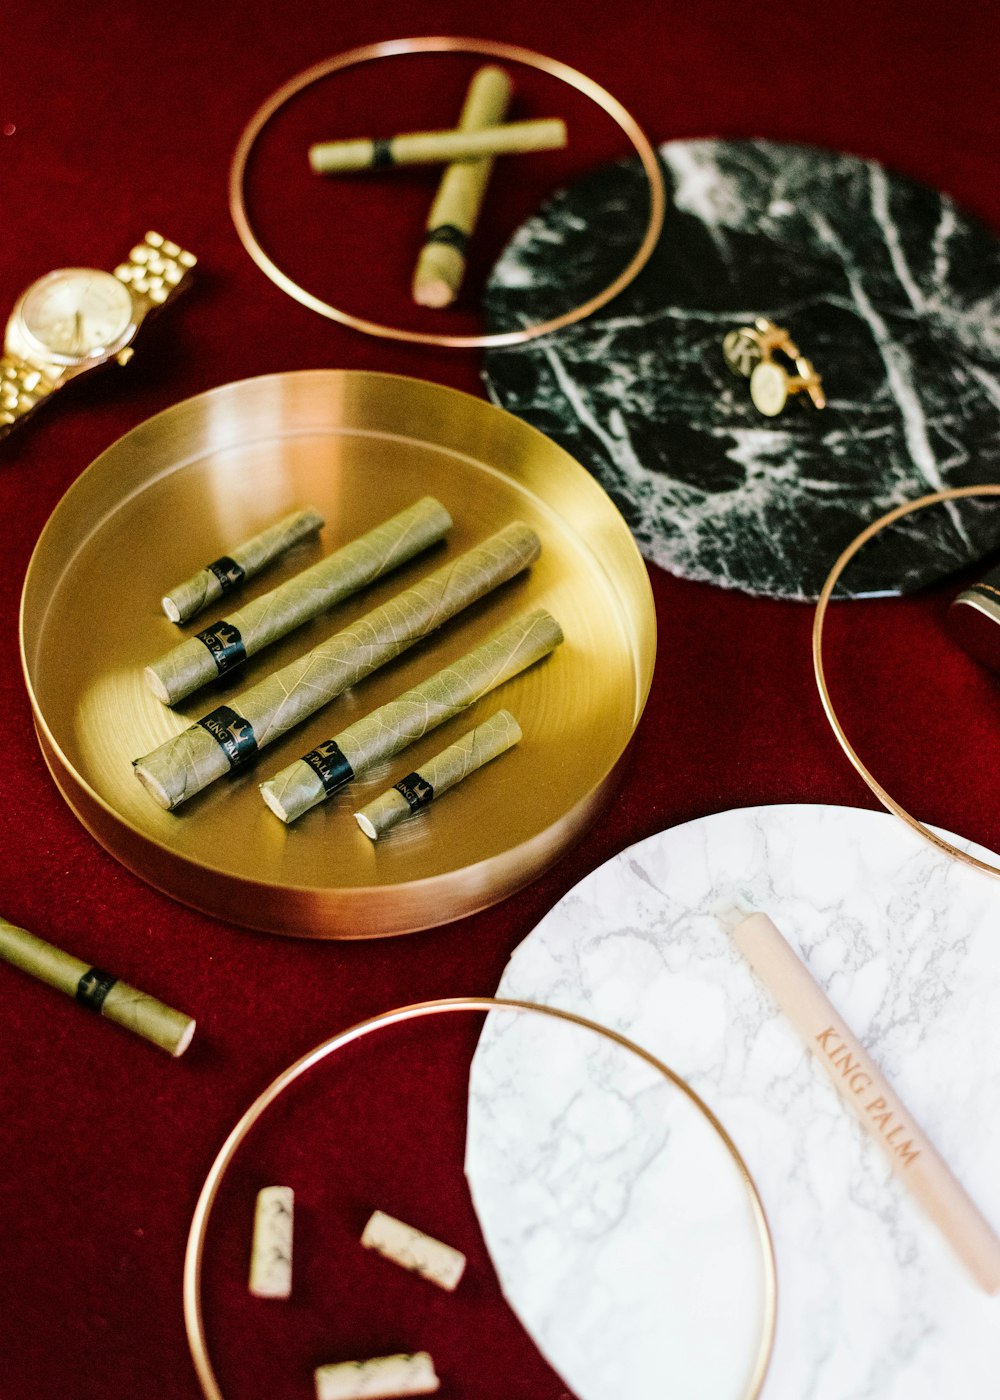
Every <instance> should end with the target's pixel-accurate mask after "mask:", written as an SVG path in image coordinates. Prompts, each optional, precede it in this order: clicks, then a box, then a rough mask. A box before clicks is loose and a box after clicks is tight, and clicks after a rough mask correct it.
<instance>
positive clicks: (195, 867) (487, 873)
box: [35, 725, 628, 941]
mask: <svg viewBox="0 0 1000 1400" xmlns="http://www.w3.org/2000/svg"><path fill="white" fill-rule="evenodd" d="M35 732H36V734H37V735H38V742H39V746H40V748H41V751H42V757H43V758H44V759H45V763H46V765H47V767H48V770H49V772H50V774H51V775H52V778H53V781H54V782H55V784H56V787H57V788H58V789H59V792H60V793H61V795H62V797H63V800H64V801H65V802H66V804H67V806H68V807H69V808H70V810H71V811H72V813H73V815H74V816H75V817H76V818H77V820H78V821H79V822H80V823H81V825H82V826H83V827H85V828H86V830H87V831H88V832H89V833H90V835H91V836H93V837H94V839H95V840H96V841H97V842H99V844H100V845H102V846H103V847H104V849H105V850H106V851H108V852H109V853H110V854H111V855H112V856H114V858H115V859H116V860H117V861H118V862H119V864H121V865H123V866H124V867H125V869H126V870H130V871H131V872H132V874H133V875H137V876H138V877H139V878H140V879H141V880H143V881H144V882H145V883H146V884H148V885H151V886H152V887H153V888H154V889H156V890H159V892H160V893H161V894H165V895H168V896H169V897H170V898H171V899H175V900H177V901H178V902H179V903H181V904H185V905H187V906H188V907H189V908H191V909H197V910H198V911H199V912H200V913H203V914H211V915H213V916H214V917H215V918H217V919H222V920H224V921H225V922H227V923H237V924H238V925H239V926H240V927H241V928H248V929H256V930H258V931H259V932H261V933H272V934H277V935H279V936H283V937H289V938H318V939H326V938H328V939H339V940H344V941H347V940H363V939H367V938H391V937H396V936H401V935H403V934H407V933H418V932H420V931H421V930H424V929H432V928H438V927H440V926H441V925H442V924H448V923H452V922H454V921H455V920H456V919H462V918H466V917H467V916H468V915H470V914H476V913H479V912H481V911H482V910H484V909H488V908H490V907H491V906H492V905H494V904H498V903H499V902H500V901H501V900H503V899H507V898H508V897H509V896H510V895H512V894H516V893H517V891H518V890H521V889H523V888H524V887H525V886H526V885H528V884H530V883H531V882H532V881H533V880H535V879H537V878H538V877H539V876H540V875H542V874H544V873H545V871H546V870H548V869H549V867H550V866H552V865H554V864H555V863H556V861H557V860H559V859H560V857H561V856H562V855H564V854H565V852H566V851H567V849H568V847H569V845H570V844H571V843H572V841H573V840H574V839H575V838H576V837H578V836H582V835H583V834H584V833H585V832H586V831H587V829H588V828H589V827H590V826H591V825H592V824H593V822H594V821H595V820H596V819H597V817H598V816H599V814H600V810H601V807H602V806H603V804H604V801H605V798H606V797H607V796H608V795H609V794H610V793H611V792H612V791H613V790H614V788H615V787H616V786H617V785H618V783H619V782H620V780H621V776H622V774H623V771H624V768H625V766H626V764H627V761H628V748H626V750H625V752H624V753H623V754H622V757H621V758H620V759H619V760H618V762H617V763H616V764H615V765H614V767H613V768H612V769H611V771H610V772H609V773H608V775H607V776H606V777H605V778H604V779H603V780H602V781H601V782H600V783H599V784H598V785H597V787H595V788H593V789H591V791H590V792H589V793H588V794H587V796H586V797H585V798H584V799H583V800H582V801H581V802H579V803H577V805H576V806H575V807H573V808H572V809H571V810H570V811H569V812H567V813H565V815H564V816H562V817H561V818H560V819H559V821H557V822H554V823H552V825H550V826H547V827H546V828H545V829H544V830H543V831H540V832H539V833H538V835H537V836H534V837H532V838H531V840H529V841H526V842H524V843H523V844H522V845H520V846H511V847H508V849H507V850H506V851H503V852H501V853H500V854H499V855H495V856H490V857H489V858H488V859H486V860H483V861H479V862H478V863H477V864H475V865H468V866H463V867H461V868H460V869H458V870H451V871H444V872H442V873H441V874H438V875H430V876H427V877H426V878H425V879H423V880H411V881H408V882H407V883H405V884H399V885H369V886H363V885H352V886H337V887H331V888H329V889H321V888H316V887H306V886H299V885H270V884H264V883H260V884H258V883H256V882H254V881H251V880H243V879H241V878H240V877H239V876H237V875H230V874H227V873H225V872H219V871H217V870H214V869H212V868H211V867H208V866H203V865H199V864H197V863H196V862H195V861H193V860H190V859H188V858H187V857H184V856H177V855H173V854H172V853H171V852H170V850H169V848H167V847H163V846H160V845H159V844H158V843H157V842H155V841H152V840H150V839H149V838H148V837H145V836H143V835H142V834H141V833H140V832H137V831H135V830H134V829H133V828H132V827H130V826H128V824H127V823H125V822H123V821H122V819H121V818H120V817H118V816H117V815H116V814H115V813H114V811H113V809H110V808H109V807H108V805H107V804H106V803H104V802H103V801H102V800H101V799H100V798H96V797H95V796H94V795H93V794H92V793H91V792H90V791H89V790H88V789H87V788H86V786H85V785H84V784H81V783H79V782H76V781H74V776H73V775H71V774H70V773H68V772H67V771H66V770H65V769H64V768H63V767H62V766H61V765H60V764H59V762H58V760H57V759H55V757H54V756H53V754H52V752H51V749H50V748H49V745H48V744H47V742H46V740H45V737H44V735H43V734H42V732H41V730H40V729H39V728H38V726H37V725H36V727H35ZM123 833H124V835H125V837H126V839H125V840H124V841H123V840H122V834H123ZM428 896H430V897H432V899H433V901H434V904H435V905H438V906H440V908H441V910H442V911H443V912H442V913H441V914H440V916H436V915H428V909H427V902H426V901H427V897H428ZM234 910H239V911H240V917H239V918H238V919H236V918H234ZM279 925H280V926H279Z"/></svg>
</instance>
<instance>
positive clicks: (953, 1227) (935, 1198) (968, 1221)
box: [731, 914, 1000, 1293]
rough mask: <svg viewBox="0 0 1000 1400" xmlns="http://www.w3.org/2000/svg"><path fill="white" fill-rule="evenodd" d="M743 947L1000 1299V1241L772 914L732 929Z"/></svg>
mask: <svg viewBox="0 0 1000 1400" xmlns="http://www.w3.org/2000/svg"><path fill="white" fill-rule="evenodd" d="M731 937H732V940H733V942H734V943H735V944H736V946H737V948H739V950H740V951H741V952H742V953H743V955H744V957H745V958H746V959H747V961H748V962H749V964H750V966H751V967H752V968H753V969H754V971H755V972H756V973H757V975H758V976H759V977H760V979H761V981H762V982H763V983H764V985H765V986H766V987H767V989H768V991H769V992H770V993H771V995H772V996H773V997H774V999H775V1001H776V1002H777V1003H778V1005H779V1006H780V1007H781V1009H782V1011H784V1013H785V1015H786V1016H787V1017H788V1019H789V1020H790V1021H791V1023H792V1025H793V1026H794V1027H795V1029H796V1030H797V1031H798V1033H799V1035H800V1036H801V1037H802V1039H803V1040H804V1041H805V1043H806V1045H807V1046H808V1047H809V1049H810V1050H811V1051H812V1052H813V1054H814V1055H816V1056H817V1057H818V1058H819V1059H820V1060H821V1061H822V1062H823V1065H824V1067H825V1068H826V1071H827V1073H828V1074H829V1075H830V1078H831V1079H832V1080H833V1082H834V1085H835V1086H836V1089H837V1091H838V1093H839V1094H840V1096H841V1098H842V1099H843V1100H844V1101H845V1103H847V1105H848V1106H849V1108H850V1109H851V1111H852V1112H853V1113H854V1114H855V1115H856V1116H857V1117H858V1118H859V1119H860V1121H861V1123H862V1124H863V1125H864V1127H865V1128H866V1129H867V1130H868V1132H869V1133H870V1134H871V1135H872V1137H873V1138H874V1139H875V1141H876V1142H877V1143H878V1144H879V1146H880V1147H881V1148H882V1150H883V1151H884V1152H885V1154H886V1156H887V1157H888V1158H889V1161H890V1163H891V1164H892V1168H893V1170H894V1171H895V1173H896V1175H897V1176H898V1177H899V1179H900V1181H902V1182H903V1184H904V1185H905V1186H908V1187H909V1189H910V1191H911V1193H912V1194H913V1196H914V1197H915V1198H916V1199H917V1200H918V1201H919V1202H920V1204H921V1205H922V1206H923V1208H924V1210H925V1211H926V1212H927V1214H928V1216H929V1217H930V1219H931V1220H933V1221H934V1223H935V1225H936V1226H937V1227H938V1229H939V1230H940V1231H941V1233H942V1234H943V1235H944V1237H945V1239H946V1240H947V1241H948V1243H949V1244H950V1245H951V1247H952V1248H953V1249H954V1251H955V1253H956V1254H957V1255H958V1257H959V1258H960V1259H961V1260H962V1263H963V1264H964V1265H965V1266H966V1268H967V1269H968V1270H969V1272H970V1273H971V1275H972V1276H973V1278H974V1279H975V1280H976V1282H977V1283H978V1284H979V1286H980V1287H981V1288H983V1289H985V1291H986V1292H987V1293H998V1292H1000V1239H998V1238H997V1235H996V1232H995V1231H994V1229H993V1227H992V1226H991V1225H990V1223H989V1222H988V1221H987V1220H986V1218H985V1217H984V1216H983V1214H982V1212H981V1211H980V1210H979V1208H978V1206H976V1204H975V1203H974V1201H972V1199H971V1198H970V1197H969V1196H968V1194H967V1193H966V1191H965V1188H964V1187H963V1186H962V1184H961V1182H960V1181H959V1180H958V1179H957V1177H955V1176H954V1175H953V1173H952V1171H951V1169H950V1168H949V1166H948V1164H947V1163H946V1162H945V1160H944V1158H943V1157H942V1156H941V1154H940V1153H939V1152H938V1150H937V1148H936V1147H935V1146H934V1144H933V1143H932V1142H931V1141H930V1139H929V1138H928V1137H927V1136H926V1134H925V1133H924V1132H923V1130H922V1129H921V1128H920V1127H918V1125H917V1123H916V1122H915V1121H914V1119H913V1118H912V1117H911V1116H910V1114H909V1112H908V1110H907V1109H906V1108H905V1107H904V1106H903V1104H902V1103H901V1102H900V1100H899V1099H898V1098H897V1096H896V1094H895V1092H894V1091H893V1089H892V1088H891V1087H890V1085H889V1083H888V1081H887V1080H886V1078H885V1076H884V1075H883V1074H882V1072H881V1070H880V1069H879V1068H878V1067H877V1065H876V1064H875V1062H874V1061H873V1060H872V1058H871V1057H870V1056H869V1055H868V1053H867V1051H866V1050H865V1049H864V1047H863V1046H862V1045H861V1044H860V1042H859V1041H858V1040H857V1039H856V1038H855V1037H854V1035H852V1033H851V1031H850V1030H849V1029H848V1028H847V1026H846V1025H845V1024H844V1022H843V1020H842V1019H841V1017H840V1016H839V1015H838V1014H837V1011H836V1010H835V1008H834V1007H833V1005H832V1004H831V1003H830V1001H829V1000H828V999H827V996H826V993H825V992H823V991H822V989H821V988H820V987H819V986H818V985H817V983H816V982H815V981H814V980H813V978H812V975H811V973H810V972H809V969H808V968H807V967H806V965H805V963H804V962H802V960H801V959H800V958H799V957H798V956H797V954H796V953H795V952H794V951H793V950H792V948H791V947H789V945H788V943H786V941H785V940H784V938H782V936H781V934H780V933H779V932H778V930H777V929H776V928H775V926H774V924H773V923H772V922H771V920H770V919H769V918H768V917H767V915H766V914H751V915H749V916H748V917H747V918H745V919H742V920H741V921H740V922H739V923H738V924H737V925H736V927H735V928H732V929H731Z"/></svg>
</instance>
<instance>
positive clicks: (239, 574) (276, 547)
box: [162, 506, 325, 622]
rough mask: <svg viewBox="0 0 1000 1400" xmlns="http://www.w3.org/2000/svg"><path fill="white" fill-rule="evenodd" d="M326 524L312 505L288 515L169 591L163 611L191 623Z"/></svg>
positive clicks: (169, 615)
mask: <svg viewBox="0 0 1000 1400" xmlns="http://www.w3.org/2000/svg"><path fill="white" fill-rule="evenodd" d="M324 523H325V522H324V520H323V517H322V516H321V515H320V513H319V511H318V510H314V509H313V508H312V507H311V506H310V507H309V508H308V509H307V510H297V511H294V512H293V513H292V514H291V515H286V516H285V517H284V519H283V520H279V521H277V523H276V524H274V525H269V526H268V527H267V529H266V530H261V532H260V534H259V535H254V537H253V538H252V539H249V540H245V541H244V542H243V543H242V544H238V545H236V547H235V548H234V549H232V550H230V552H229V553H228V554H227V555H225V557H224V558H222V559H216V560H215V562H214V563H212V564H206V566H205V567H204V568H203V569H200V570H199V571H198V573H196V574H193V575H192V577H191V578H188V579H185V580H184V582H183V583H179V584H177V585H176V587H174V588H171V589H169V591H168V592H167V593H166V594H164V597H163V600H162V601H163V611H164V612H165V613H166V615H167V617H169V618H170V621H171V622H187V620H188V618H189V617H194V616H195V614H196V613H200V612H201V611H202V609H203V608H207V607H209V606H210V605H211V604H212V603H215V602H217V601H218V600H219V599H220V598H221V597H222V595H223V594H224V593H229V592H231V591H232V589H234V588H238V587H239V586H240V584H242V583H243V581H244V579H250V578H253V577H254V576H255V575H257V574H259V573H260V572H261V571H262V570H263V569H266V568H267V566H268V564H271V563H273V561H274V560H275V559H278V558H279V557H280V556H281V555H282V554H284V553H285V552H286V551H287V550H289V549H291V548H292V547H293V546H294V545H297V544H299V543H300V541H302V540H304V539H308V537H309V536H310V535H315V534H316V532H317V531H319V530H322V528H323V525H324ZM232 566H235V567H232Z"/></svg>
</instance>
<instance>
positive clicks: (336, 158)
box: [309, 117, 566, 175]
mask: <svg viewBox="0 0 1000 1400" xmlns="http://www.w3.org/2000/svg"><path fill="white" fill-rule="evenodd" d="M565 145H566V123H565V122H564V121H562V120H561V119H560V118H559V117H543V118H541V119H540V120H535V121H527V122H505V123H504V125H502V126H488V127H483V128H482V129H481V130H479V131H408V132H404V133H403V134H402V135H399V136H390V137H388V138H387V139H384V140H372V139H371V138H365V139H364V140H359V141H321V142H319V143H318V144H317V145H315V146H310V147H309V164H310V165H311V166H312V168H313V170H314V171H315V172H316V174H317V175H342V174H347V173H348V172H350V171H354V170H388V169H389V168H390V167H391V166H394V165H442V164H445V163H446V162H448V161H453V160H481V159H482V157H483V156H517V155H527V154H528V152H529V151H558V150H561V149H562V148H563V146H565Z"/></svg>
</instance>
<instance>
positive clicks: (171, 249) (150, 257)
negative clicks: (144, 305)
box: [115, 233, 198, 306]
mask: <svg viewBox="0 0 1000 1400" xmlns="http://www.w3.org/2000/svg"><path fill="white" fill-rule="evenodd" d="M197 261H198V259H197V258H196V257H195V256H194V254H193V253H189V252H187V251H186V250H185V249H184V248H180V247H178V245H177V244H176V243H171V242H170V241H169V240H168V239H166V238H164V237H163V235H162V234H159V233H147V234H146V237H145V238H144V240H143V241H142V242H141V243H137V244H136V245H135V247H134V248H133V249H132V251H131V253H129V256H128V261H127V262H123V263H119V264H118V266H117V267H116V268H115V276H116V277H117V278H118V280H119V282H124V283H125V285H126V287H128V289H129V291H130V292H131V293H132V294H133V296H135V297H137V298H140V299H145V300H146V301H148V302H150V303H151V304H152V305H153V306H162V305H163V303H164V302H165V301H166V300H167V298H168V297H169V296H171V295H172V294H173V293H174V292H175V291H176V290H177V289H178V288H179V287H180V284H181V283H182V282H183V281H184V279H185V277H187V275H188V273H189V272H190V271H191V269H192V268H193V267H194V265H195V263H196V262H197Z"/></svg>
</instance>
